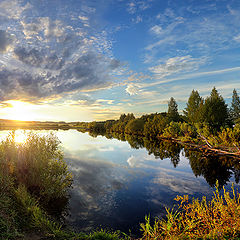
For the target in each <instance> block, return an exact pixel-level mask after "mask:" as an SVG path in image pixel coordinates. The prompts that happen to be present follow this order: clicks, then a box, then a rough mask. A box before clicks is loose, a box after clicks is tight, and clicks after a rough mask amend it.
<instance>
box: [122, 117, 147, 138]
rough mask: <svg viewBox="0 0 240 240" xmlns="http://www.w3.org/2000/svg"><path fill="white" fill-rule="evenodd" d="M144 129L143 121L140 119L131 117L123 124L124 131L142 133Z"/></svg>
mask: <svg viewBox="0 0 240 240" xmlns="http://www.w3.org/2000/svg"><path fill="white" fill-rule="evenodd" d="M143 130H144V121H143V120H142V119H139V118H137V119H132V120H130V121H128V123H127V125H126V126H125V133H127V134H137V135H142V134H143Z"/></svg>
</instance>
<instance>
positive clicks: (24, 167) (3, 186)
mask: <svg viewBox="0 0 240 240" xmlns="http://www.w3.org/2000/svg"><path fill="white" fill-rule="evenodd" d="M14 138H15V136H14V133H12V134H10V135H9V136H8V137H7V139H6V140H4V141H2V142H1V143H0V166H1V167H0V239H1V240H8V239H9V240H10V239H12V240H21V239H33V240H34V239H35V240H37V239H60V240H61V239H62V240H63V239H71V240H77V239H78V240H119V239H121V240H123V239H129V240H130V239H131V240H134V238H133V237H130V236H127V235H125V234H123V233H120V232H108V231H105V230H99V231H95V232H92V233H89V234H85V233H75V232H73V231H71V229H68V228H67V227H63V225H62V223H61V221H60V219H59V218H58V215H57V214H56V212H58V213H59V215H61V213H62V212H64V211H65V207H66V205H67V202H68V199H69V198H68V189H69V187H70V186H71V183H72V175H71V173H70V172H69V171H68V169H67V164H66V163H65V161H64V159H63V154H62V152H61V149H60V148H59V141H58V139H57V138H56V137H55V136H54V135H51V134H50V135H48V136H39V135H35V134H33V133H30V134H28V136H27V140H26V141H25V142H24V143H21V144H17V143H16V142H15V139H14ZM175 200H177V201H178V203H179V204H178V206H177V208H176V207H175V208H174V209H172V210H169V209H168V210H167V215H166V218H165V219H156V220H155V222H154V224H152V225H151V224H150V218H149V217H146V222H145V223H142V224H141V225H140V226H139V228H140V227H141V229H142V237H141V238H140V239H141V240H153V239H159V240H160V239H239V238H240V195H239V193H238V192H237V191H236V190H235V189H234V187H232V192H231V193H229V192H227V191H225V190H224V193H223V194H222V195H221V194H220V193H219V190H218V188H216V191H215V192H214V196H213V198H212V200H211V201H208V202H207V201H206V198H205V197H204V198H203V199H202V200H201V201H200V200H197V199H193V200H192V201H189V197H188V196H177V197H176V199H175ZM53 202H54V207H55V209H54V211H50V210H53V209H52V208H53V204H52V203H53ZM53 213H54V214H53Z"/></svg>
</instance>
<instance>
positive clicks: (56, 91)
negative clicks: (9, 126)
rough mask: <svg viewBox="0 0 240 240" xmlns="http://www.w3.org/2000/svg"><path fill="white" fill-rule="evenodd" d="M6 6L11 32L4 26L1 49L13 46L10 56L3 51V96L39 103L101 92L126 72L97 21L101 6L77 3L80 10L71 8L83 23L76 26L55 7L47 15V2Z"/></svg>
mask: <svg viewBox="0 0 240 240" xmlns="http://www.w3.org/2000/svg"><path fill="white" fill-rule="evenodd" d="M0 6H2V8H0V16H7V15H9V17H11V22H9V23H7V25H9V24H10V25H11V28H9V32H7V31H5V30H0V52H1V53H4V54H5V53H6V52H7V51H8V49H10V47H11V49H12V51H10V53H9V54H8V56H6V55H5V56H4V55H0V83H1V84H2V86H1V90H0V99H1V100H5V101H6V100H14V99H18V100H21V99H22V100H25V101H26V100H28V101H35V102H36V101H41V100H43V99H48V98H58V97H60V96H64V95H65V94H66V93H68V94H74V93H77V92H80V91H95V90H98V89H103V88H108V87H111V86H112V85H113V84H114V82H115V81H117V80H116V78H114V75H115V74H118V75H119V76H121V75H122V74H123V72H122V70H121V69H122V66H123V64H122V63H121V62H120V61H119V60H117V59H115V58H114V57H113V56H112V55H113V54H112V51H111V47H112V46H111V44H112V43H111V41H110V40H109V39H108V34H107V32H106V31H102V30H99V29H98V26H97V25H95V24H94V21H91V18H93V15H94V14H95V13H96V11H97V9H95V8H92V7H88V6H86V5H84V6H83V5H81V6H80V7H79V5H76V6H77V7H78V8H79V9H77V12H76V11H75V9H74V10H72V9H71V10H70V12H69V14H70V15H71V13H73V15H74V14H77V15H76V16H78V17H77V19H78V23H73V24H72V22H69V21H66V19H64V16H63V17H61V15H56V16H55V15H54V14H52V12H51V11H46V14H45V16H44V17H42V16H41V15H42V14H41V8H45V7H46V6H45V5H44V3H42V4H40V6H35V5H34V4H33V5H24V4H22V3H21V1H17V0H15V1H9V8H7V6H8V5H7V2H6V1H4V2H1V3H0ZM56 8H57V9H58V6H56ZM54 11H57V10H56V9H54ZM33 12H34V16H36V17H34V18H33V17H32V16H33V15H32V14H33ZM48 13H49V14H51V15H49V16H48V15H47V14H48ZM14 14H15V15H14ZM13 15H14V16H15V17H14V16H13ZM40 16H41V17H40ZM50 16H51V17H50ZM72 21H74V20H72ZM85 23H87V24H88V25H89V24H91V29H89V26H86V25H84V24H85ZM0 24H1V23H0ZM15 39H16V40H15ZM118 81H119V80H118ZM83 100H84V99H83Z"/></svg>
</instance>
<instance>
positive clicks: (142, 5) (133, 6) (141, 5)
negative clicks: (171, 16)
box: [127, 0, 151, 14]
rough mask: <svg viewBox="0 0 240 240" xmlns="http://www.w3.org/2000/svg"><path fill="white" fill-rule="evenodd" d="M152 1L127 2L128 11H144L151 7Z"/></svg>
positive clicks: (134, 0)
mask: <svg viewBox="0 0 240 240" xmlns="http://www.w3.org/2000/svg"><path fill="white" fill-rule="evenodd" d="M150 2H151V1H149V0H148V1H146V0H145V1H142V0H132V1H130V2H128V4H127V11H128V12H129V13H130V14H135V13H137V12H139V11H140V12H141V11H144V10H146V9H148V8H150V7H151V4H150Z"/></svg>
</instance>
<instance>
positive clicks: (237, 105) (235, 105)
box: [230, 89, 240, 122]
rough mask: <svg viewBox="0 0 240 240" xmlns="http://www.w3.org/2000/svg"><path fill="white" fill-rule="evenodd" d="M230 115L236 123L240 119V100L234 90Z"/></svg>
mask: <svg viewBox="0 0 240 240" xmlns="http://www.w3.org/2000/svg"><path fill="white" fill-rule="evenodd" d="M230 114H231V117H232V119H233V121H234V122H237V121H238V120H239V119H240V98H239V96H238V93H237V90H236V89H234V90H233V95H232V103H231V108H230Z"/></svg>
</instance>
